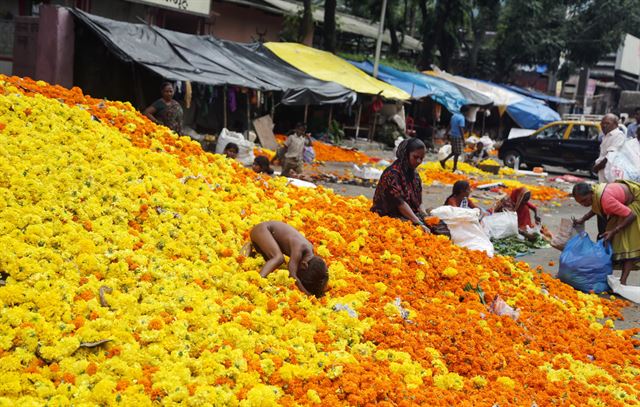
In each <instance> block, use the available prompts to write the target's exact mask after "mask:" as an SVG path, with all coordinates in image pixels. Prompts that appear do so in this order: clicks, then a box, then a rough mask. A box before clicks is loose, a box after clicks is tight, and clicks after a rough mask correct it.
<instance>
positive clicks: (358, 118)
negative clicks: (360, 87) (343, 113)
mask: <svg viewBox="0 0 640 407" xmlns="http://www.w3.org/2000/svg"><path fill="white" fill-rule="evenodd" d="M361 116H362V103H360V104H359V105H358V117H357V118H356V140H358V134H360V118H361Z"/></svg>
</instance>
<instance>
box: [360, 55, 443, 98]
mask: <svg viewBox="0 0 640 407" xmlns="http://www.w3.org/2000/svg"><path fill="white" fill-rule="evenodd" d="M348 62H349V63H350V64H351V65H353V66H355V67H356V68H358V69H360V70H361V71H364V72H366V73H368V74H369V75H373V64H372V63H371V62H369V61H364V62H356V61H348ZM383 68H384V67H383V66H382V65H379V66H378V79H379V80H381V81H384V82H387V83H388V84H390V85H393V86H395V87H396V88H400V89H402V90H403V91H405V92H407V93H408V94H409V95H410V96H411V98H412V99H422V98H424V97H427V96H430V95H431V94H432V93H433V92H432V91H431V90H430V89H428V88H426V87H424V86H422V85H419V84H416V83H414V82H412V81H410V80H407V79H405V78H400V77H399V76H397V75H393V74H391V73H389V72H387V71H386V70H385V69H383Z"/></svg>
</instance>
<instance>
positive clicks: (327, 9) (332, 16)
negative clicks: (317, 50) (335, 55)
mask: <svg viewBox="0 0 640 407" xmlns="http://www.w3.org/2000/svg"><path fill="white" fill-rule="evenodd" d="M336 6H337V5H336V0H325V1H324V25H323V27H322V29H323V31H324V49H325V50H327V51H329V52H336Z"/></svg>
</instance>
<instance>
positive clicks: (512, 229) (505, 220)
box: [482, 212, 518, 239]
mask: <svg viewBox="0 0 640 407" xmlns="http://www.w3.org/2000/svg"><path fill="white" fill-rule="evenodd" d="M482 228H483V229H484V231H485V233H486V234H487V235H488V236H489V237H490V238H492V239H504V238H505V237H510V236H516V235H517V234H518V215H517V214H516V213H515V212H498V213H494V214H492V215H489V216H485V217H484V218H482Z"/></svg>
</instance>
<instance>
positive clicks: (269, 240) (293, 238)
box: [250, 221, 329, 296]
mask: <svg viewBox="0 0 640 407" xmlns="http://www.w3.org/2000/svg"><path fill="white" fill-rule="evenodd" d="M250 236H251V243H252V244H253V246H254V247H255V249H256V250H257V251H258V252H259V253H260V254H262V256H263V257H264V259H265V260H266V262H265V264H264V266H263V267H262V270H261V271H260V275H261V276H262V277H266V276H268V275H269V274H270V273H271V272H273V271H274V270H276V269H277V268H278V267H280V265H282V264H283V263H284V260H285V259H284V256H285V255H287V256H289V266H288V268H289V275H290V276H291V277H293V278H294V279H295V280H296V285H297V286H298V288H300V290H302V291H303V292H305V293H307V294H314V295H316V296H321V295H322V293H323V291H324V288H325V287H326V284H327V280H328V278H329V277H328V274H327V266H326V264H325V263H324V261H323V260H322V259H321V258H319V257H317V256H315V255H314V254H313V245H312V244H311V242H309V241H308V240H307V239H306V238H305V237H304V236H302V234H301V233H300V232H298V231H297V230H296V229H295V228H294V227H292V226H290V225H287V224H286V223H284V222H277V221H270V222H263V223H260V224H258V225H256V226H255V227H254V228H253V229H252V230H251V233H250ZM306 286H308V287H310V288H311V289H310V290H308V289H307V288H306Z"/></svg>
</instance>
